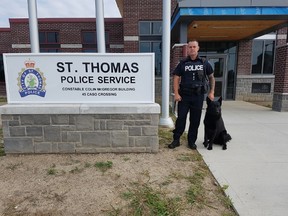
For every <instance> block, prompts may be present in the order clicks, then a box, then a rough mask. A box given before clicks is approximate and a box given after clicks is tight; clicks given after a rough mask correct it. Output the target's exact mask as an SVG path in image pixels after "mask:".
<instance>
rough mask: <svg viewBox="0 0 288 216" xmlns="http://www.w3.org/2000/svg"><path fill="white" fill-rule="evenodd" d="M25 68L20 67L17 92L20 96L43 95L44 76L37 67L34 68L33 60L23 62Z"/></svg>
mask: <svg viewBox="0 0 288 216" xmlns="http://www.w3.org/2000/svg"><path fill="white" fill-rule="evenodd" d="M24 64H25V66H26V68H22V69H21V72H19V76H18V79H17V80H18V86H19V94H20V96H21V97H26V96H28V95H37V96H40V97H45V94H46V90H45V86H46V82H45V81H46V78H45V77H44V74H43V73H42V72H41V71H40V69H39V68H35V62H34V61H31V60H27V61H25V62H24Z"/></svg>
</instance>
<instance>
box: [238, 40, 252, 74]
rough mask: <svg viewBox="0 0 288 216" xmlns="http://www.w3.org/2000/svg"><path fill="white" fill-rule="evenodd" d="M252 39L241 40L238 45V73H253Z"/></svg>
mask: <svg viewBox="0 0 288 216" xmlns="http://www.w3.org/2000/svg"><path fill="white" fill-rule="evenodd" d="M251 55H252V41H250V40H249V41H247V40H246V41H241V42H239V46H238V63H237V74H238V75H250V74H251V59H252V56H251Z"/></svg>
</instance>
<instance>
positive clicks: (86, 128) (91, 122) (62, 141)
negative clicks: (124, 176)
mask: <svg viewBox="0 0 288 216" xmlns="http://www.w3.org/2000/svg"><path fill="white" fill-rule="evenodd" d="M0 113H1V117H2V127H3V137H4V149H5V153H6V154H23V153H28V154H34V153H41V154H43V153H104V152H115V153H129V152H147V153H155V152H158V149H159V138H158V125H159V113H160V106H159V104H156V103H155V104H125V105H124V104H100V105H98V104H78V105H77V104H71V105H69V104H57V105H55V104H53V105H51V104H50V105H49V104H40V105H39V104H28V105H11V104H7V105H4V106H1V107H0Z"/></svg>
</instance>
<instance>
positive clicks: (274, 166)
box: [197, 101, 288, 216]
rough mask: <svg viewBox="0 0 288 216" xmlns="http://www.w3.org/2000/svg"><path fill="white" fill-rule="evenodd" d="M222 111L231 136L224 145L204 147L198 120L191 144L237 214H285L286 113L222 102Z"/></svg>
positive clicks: (287, 177)
mask: <svg viewBox="0 0 288 216" xmlns="http://www.w3.org/2000/svg"><path fill="white" fill-rule="evenodd" d="M205 103H206V102H205ZM204 107H206V104H205V106H204ZM204 115H205V110H203V115H202V119H203V118H204ZM222 115H223V119H224V122H225V126H226V129H227V131H228V133H230V135H231V136H232V140H231V141H230V142H229V143H228V149H227V150H226V151H223V150H222V148H221V147H220V146H217V145H214V148H213V150H212V151H208V150H207V149H205V148H204V146H203V145H202V142H203V136H204V135H203V134H204V127H203V120H202V122H201V126H200V128H199V136H198V141H197V146H198V151H199V152H200V154H201V155H202V156H203V158H204V161H205V162H206V164H207V165H208V166H209V168H210V170H211V172H212V173H213V175H214V176H215V178H216V179H217V181H218V182H219V184H220V185H221V186H224V185H227V186H228V189H227V190H226V194H227V195H228V196H229V197H230V199H231V200H232V202H233V205H234V207H235V209H236V210H237V212H238V213H239V215H240V216H284V215H288V213H287V212H288V141H287V140H288V112H275V111H272V110H271V109H269V108H265V107H262V106H258V105H255V104H251V103H247V102H243V101H224V102H223V107H222Z"/></svg>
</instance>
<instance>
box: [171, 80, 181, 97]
mask: <svg viewBox="0 0 288 216" xmlns="http://www.w3.org/2000/svg"><path fill="white" fill-rule="evenodd" d="M180 79H181V78H180V76H177V75H174V77H173V90H174V100H175V101H181V96H180V95H179V83H180Z"/></svg>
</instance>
